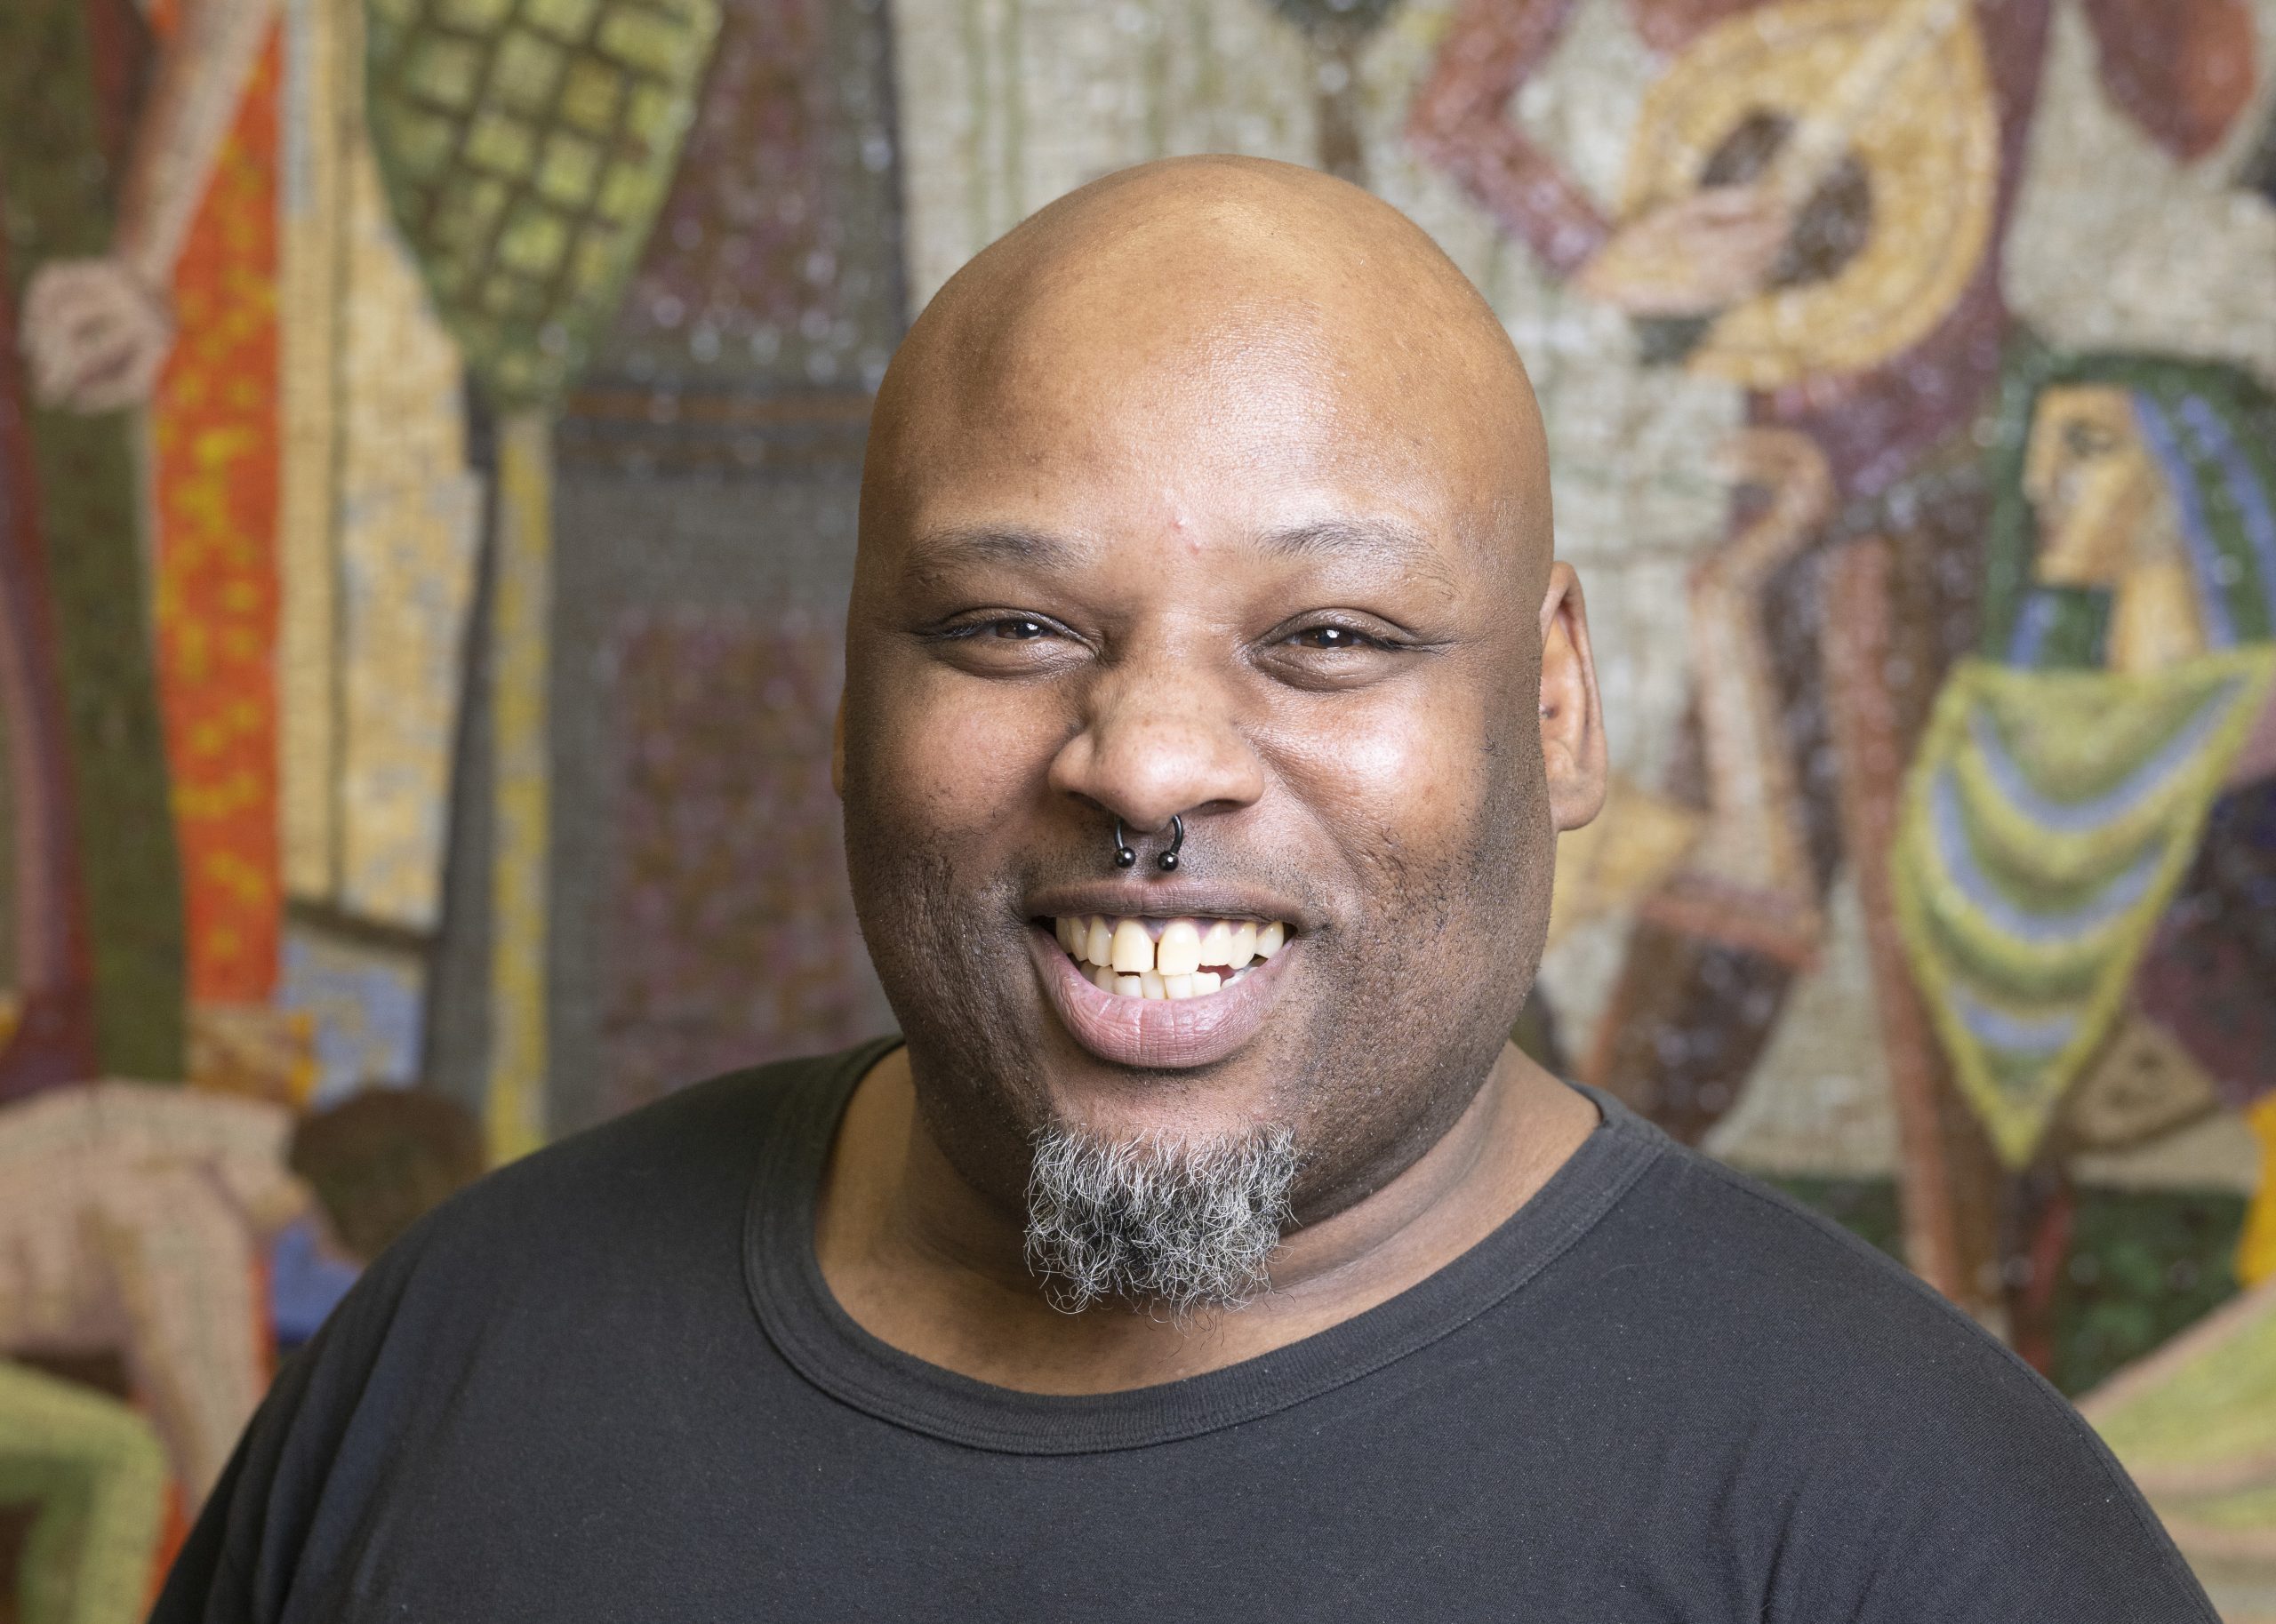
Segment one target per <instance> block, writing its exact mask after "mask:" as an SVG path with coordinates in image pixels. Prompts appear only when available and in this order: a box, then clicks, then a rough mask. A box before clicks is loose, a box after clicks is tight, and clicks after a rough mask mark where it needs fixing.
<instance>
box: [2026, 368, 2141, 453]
mask: <svg viewBox="0 0 2276 1624" xmlns="http://www.w3.org/2000/svg"><path fill="white" fill-rule="evenodd" d="M2065 428H2091V429H2097V430H2100V431H2102V432H2103V433H2104V435H2107V436H2114V437H2118V438H2125V439H2130V438H2132V437H2133V433H2134V402H2133V397H2132V396H2129V395H2128V393H2127V392H2126V391H2125V390H2124V389H2123V388H2120V387H2119V386H2117V385H2116V384H2100V383H2096V384H2064V385H2059V386H2057V387H2056V388H2051V389H2048V390H2046V391H2045V392H2043V393H2042V394H2041V395H2040V397H2039V403H2038V404H2037V406H2036V407H2035V408H2034V409H2033V410H2032V439H2033V440H2035V441H2040V442H2044V443H2047V444H2048V449H2050V450H2060V449H2063V446H2062V443H2061V435H2062V431H2063V430H2064V429H2065Z"/></svg>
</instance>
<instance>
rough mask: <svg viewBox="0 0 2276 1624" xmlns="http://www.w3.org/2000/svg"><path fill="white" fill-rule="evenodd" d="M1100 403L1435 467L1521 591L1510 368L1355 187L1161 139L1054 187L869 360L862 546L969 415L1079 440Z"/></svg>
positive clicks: (978, 429) (1523, 385)
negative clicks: (1100, 175)
mask: <svg viewBox="0 0 2276 1624" xmlns="http://www.w3.org/2000/svg"><path fill="white" fill-rule="evenodd" d="M1110 405H1117V406H1123V407H1126V408H1129V409H1131V410H1132V411H1133V412H1134V415H1135V417H1136V419H1137V420H1140V421H1157V422H1161V423H1164V424H1165V425H1167V424H1168V423H1170V422H1172V421H1176V422H1179V423H1184V424H1190V425H1191V426H1193V427H1194V428H1198V430H1199V432H1200V435H1201V436H1202V437H1204V438H1206V439H1209V440H1212V441H1216V442H1218V443H1220V444H1222V445H1223V446H1224V447H1225V448H1226V449H1227V450H1228V451H1234V450H1238V452H1243V453H1251V454H1253V453H1256V452H1265V453H1267V454H1276V455H1278V456H1280V457H1282V458H1286V457H1289V456H1291V455H1294V456H1299V457H1307V456H1308V457H1310V459H1312V460H1314V461H1315V462H1317V463H1318V466H1319V468H1320V470H1321V472H1323V473H1324V474H1326V475H1328V476H1334V475H1336V474H1339V473H1347V472H1356V471H1358V470H1359V469H1361V468H1365V471H1366V473H1367V474H1368V475H1369V476H1371V477H1374V478H1377V479H1381V478H1384V477H1389V478H1391V479H1393V480H1396V481H1398V482H1400V483H1412V482H1414V481H1416V480H1428V481H1436V482H1439V483H1440V484H1443V485H1445V486H1446V487H1447V490H1448V491H1449V492H1452V493H1455V496H1456V498H1457V500H1458V501H1459V502H1460V503H1461V505H1463V507H1464V508H1467V509H1468V510H1469V514H1470V517H1471V521H1472V525H1473V526H1474V529H1473V533H1474V534H1476V535H1477V536H1478V537H1479V539H1480V540H1483V541H1487V542H1489V543H1490V544H1492V545H1495V546H1498V547H1502V548H1508V549H1509V556H1510V557H1511V559H1512V560H1513V561H1515V562H1516V563H1517V564H1518V565H1519V569H1518V572H1517V573H1518V576H1519V579H1520V580H1524V581H1525V582H1526V583H1527V589H1528V590H1529V591H1534V592H1536V593H1537V590H1538V588H1539V585H1540V582H1541V580H1542V576H1543V572H1545V570H1546V568H1547V565H1548V560H1549V554H1550V536H1551V520H1550V505H1549V484H1548V466H1547V456H1546V450H1545V447H1544V444H1543V436H1542V429H1541V419H1540V413H1539V411H1538V408H1537V407H1536V405H1535V401H1534V397H1533V391H1532V388H1531V386H1530V385H1529V383H1528V382H1527V378H1526V373H1525V369H1524V366H1523V365H1522V364H1521V363H1520V362H1519V359H1518V355H1517V352H1516V350H1515V349H1514V348H1512V347H1511V343H1510V340H1509V335H1508V334H1507V332H1505V331H1504V330H1503V326H1502V324H1501V322H1500V320H1499V318H1497V317H1496V316H1495V314H1494V312H1493V310H1492V308H1490V307H1489V306H1488V305H1487V303H1486V301H1485V300H1484V299H1482V298H1481V297H1480V296H1479V293H1478V291H1477V290H1476V289H1475V288H1473V287H1472V286H1471V284H1470V282H1469V281H1468V280H1467V279H1466V278H1465V277H1464V276H1463V274H1462V273H1461V272H1460V271H1459V270H1457V269H1456V268H1455V266H1454V263H1453V262H1452V261H1451V260H1448V259H1447V256H1446V255H1445V254H1444V253H1443V252H1441V251H1440V250H1439V247H1438V245H1437V244H1435V243H1433V242H1432V241H1431V239H1430V237H1429V236H1426V235H1425V234H1424V233H1423V231H1422V230H1421V229H1420V228H1417V227H1416V226H1415V225H1414V222H1413V221H1411V220H1408V219H1407V218H1406V216H1405V215H1403V214H1401V213H1399V212H1398V210H1396V209H1394V208H1392V207H1391V206H1390V205H1389V204H1385V203H1383V202H1382V200H1381V199H1379V198H1376V197H1374V196H1372V195H1370V194H1369V193H1367V192H1365V191H1362V190H1361V189H1359V188H1357V187H1354V186H1351V185H1350V184H1348V183H1346V182H1344V181H1342V180H1336V179H1334V178H1333V177H1331V176H1327V175H1324V174H1320V173H1318V172H1315V171H1312V170H1308V169H1302V168H1298V167H1296V166H1295V165H1293V164H1278V163H1272V162H1269V161H1266V160H1262V159H1254V158H1238V157H1222V156H1219V157H1195V158H1172V159H1166V160H1163V161H1161V162H1159V163H1154V164H1142V165H1140V166H1139V167H1137V168H1134V169H1128V170H1124V171H1122V172H1118V173H1116V174H1112V175H1109V176H1107V177H1106V178H1105V179H1103V180H1098V181H1094V183H1092V184H1091V185H1089V186H1086V187H1084V188H1081V189H1080V190H1078V191H1076V192H1073V193H1070V195H1068V196H1065V197H1062V198H1061V199H1060V200H1059V201H1058V202H1056V203H1054V204H1051V205H1050V206H1049V207H1047V208H1046V209H1044V210H1043V211H1042V212H1039V213H1038V214H1036V215H1034V216H1033V217H1032V218H1030V220H1027V221H1026V222H1025V223H1024V224H1022V225H1021V226H1019V227H1018V228H1015V229H1014V230H1013V231H1012V232H1011V233H1009V234H1008V235H1007V236H1004V237H1003V238H1002V239H1000V240H999V241H998V242H997V243H996V244H994V245H992V246H991V247H990V248H988V249H987V250H985V251H984V252H982V253H981V254H980V255H979V256H978V257H977V258H975V259H974V260H972V261H971V263H969V264H968V265H966V267H965V268H963V269H962V270H960V271H959V272H958V274H957V275H956V276H953V277H951V278H950V281H949V282H948V284H947V285H946V286H944V287H943V288H942V290H941V292H939V294H938V295H937V296H936V297H935V298H934V300H933V301H932V302H931V304H929V305H928V306H927V307H926V309H925V312H924V314H923V315H922V316H920V317H919V318H918V321H917V323H916V324H915V325H914V326H913V327H912V328H911V329H910V333H909V336H908V338H907V340H905V341H904V342H903V343H902V347H901V349H900V351H899V353H898V354H897V355H896V356H895V357H894V363H893V365H892V367H891V369H890V370H889V371H888V372H887V373H886V379H885V382H884V385H883V388H881V390H880V392H879V395H878V404H877V410H876V412H875V415H874V417H873V419H872V422H871V429H870V451H869V460H868V463H867V466H866V468H865V475H864V483H863V492H862V505H863V525H862V540H863V545H864V546H865V547H870V546H873V545H876V543H877V537H878V532H880V531H883V530H889V529H890V528H891V527H892V526H891V524H890V521H891V519H893V518H894V517H897V516H900V515H902V513H903V512H904V511H905V504H904V502H903V500H902V497H903V495H904V493H905V487H906V486H907V485H908V484H910V482H912V481H915V482H918V483H921V482H922V481H923V479H924V477H925V476H926V471H927V470H928V469H933V468H939V467H940V466H941V461H942V458H943V457H944V456H956V457H961V456H964V455H966V454H968V452H969V451H970V448H971V444H972V440H973V437H974V436H975V435H976V434H985V435H987V436H991V437H993V438H996V439H998V440H999V441H1000V442H1001V443H1002V444H1005V445H1006V447H1009V448H1028V447H1031V446H1032V445H1033V444H1035V443H1038V442H1046V443H1052V444H1060V445H1062V446H1066V447H1069V448H1070V449H1071V450H1073V451H1075V452H1076V454H1078V455H1082V456H1094V455H1098V454H1101V453H1108V454H1111V453H1112V452H1114V451H1116V450H1118V449H1122V448H1116V447H1110V446H1105V445H1102V444H1100V443H1099V442H1100V436H1101V434H1102V432H1103V425H1104V424H1105V422H1106V420H1107V419H1108V417H1109V415H1110V413H1109V412H1107V411H1106V410H1103V409H1102V408H1104V407H1107V406H1110ZM1022 454H1023V452H1022ZM873 521H882V522H883V523H873Z"/></svg>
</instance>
